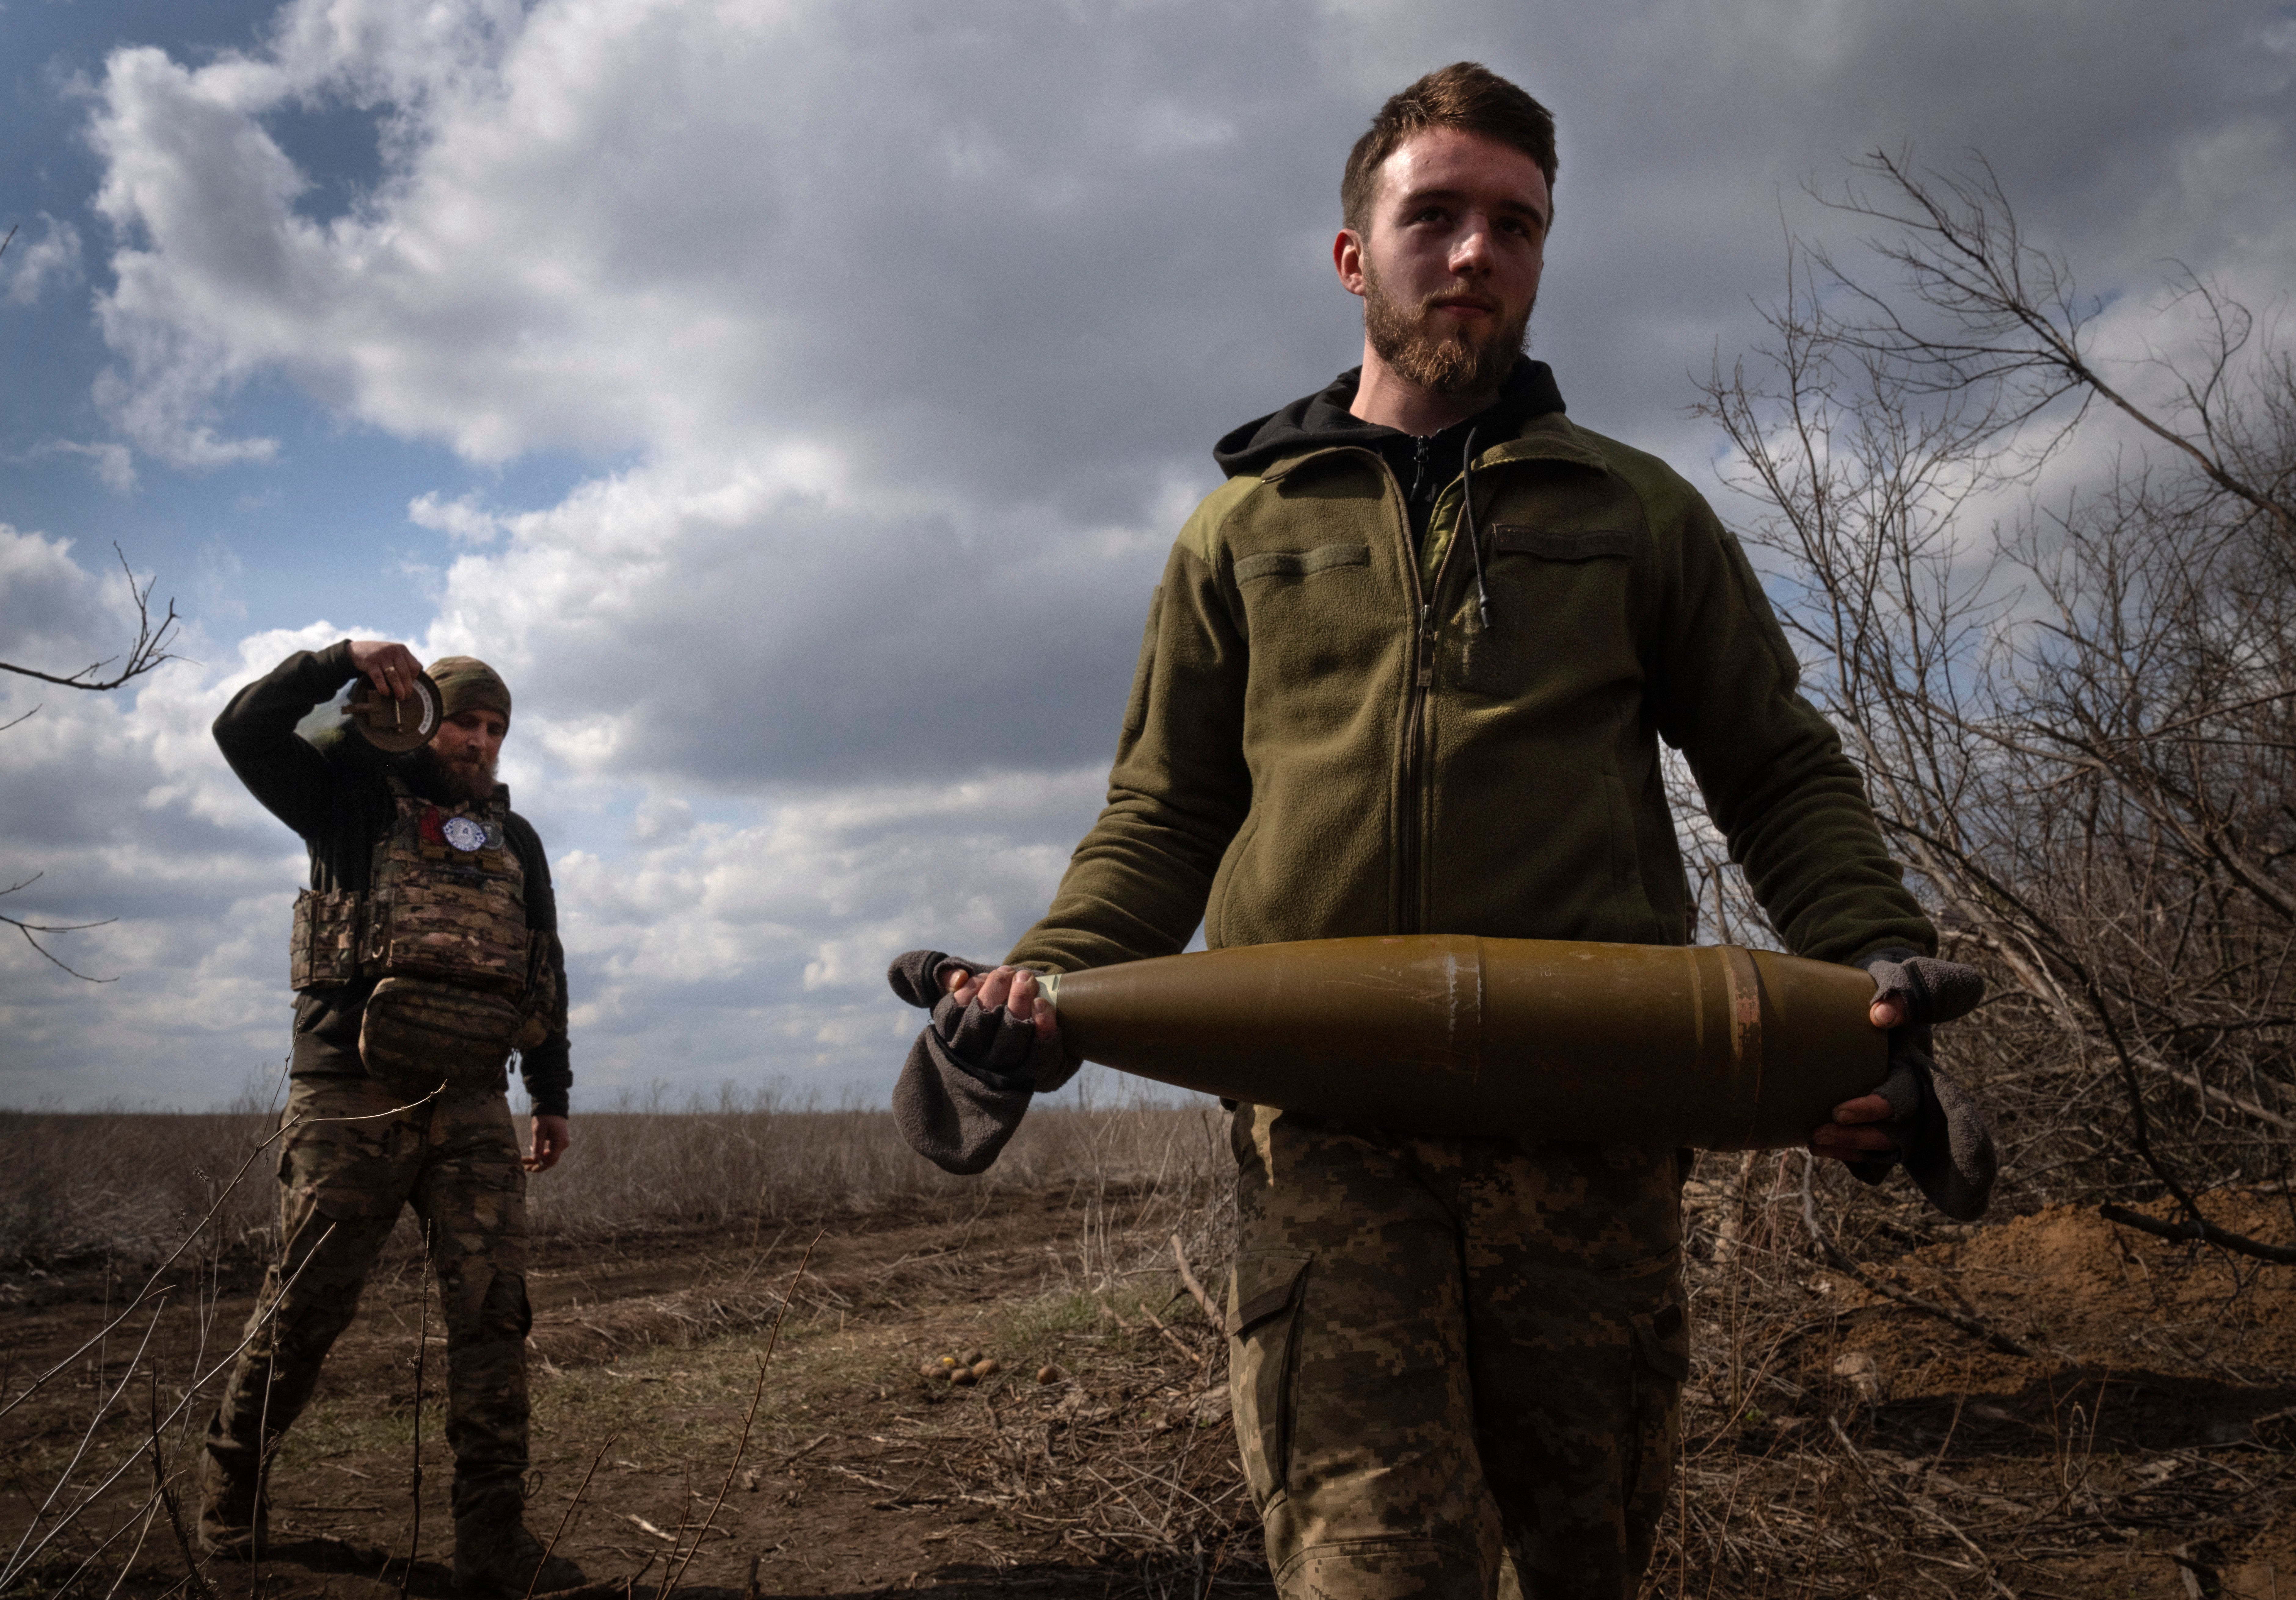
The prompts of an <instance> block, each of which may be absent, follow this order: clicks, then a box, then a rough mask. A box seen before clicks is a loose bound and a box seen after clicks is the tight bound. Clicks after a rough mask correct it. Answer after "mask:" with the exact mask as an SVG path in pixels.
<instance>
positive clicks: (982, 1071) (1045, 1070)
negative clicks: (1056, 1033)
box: [885, 950, 1079, 1177]
mask: <svg viewBox="0 0 2296 1600" xmlns="http://www.w3.org/2000/svg"><path fill="white" fill-rule="evenodd" d="M995 970H996V963H995V962H993V961H966V960H964V959H961V958H960V957H957V956H950V955H947V954H945V953H944V952H942V951H939V950H911V951H909V952H908V953H907V954H906V955H905V956H900V957H898V959H896V960H895V961H894V963H893V964H892V965H891V966H890V967H889V968H888V969H887V970H886V972H885V979H886V981H887V982H889V983H890V984H891V985H892V986H893V992H894V993H895V994H897V995H898V996H900V997H901V998H902V999H904V1000H906V1001H907V1002H908V1003H909V1004H910V1005H915V1006H920V1007H925V1008H929V1009H930V1010H931V1012H932V1022H931V1025H930V1026H929V1027H927V1028H926V1029H925V1030H924V1031H922V1033H920V1034H918V1035H917V1037H916V1042H915V1043H914V1044H912V1045H911V1046H909V1057H908V1060H907V1061H906V1062H905V1063H902V1066H901V1079H900V1081H899V1082H898V1084H896V1085H895V1086H894V1088H893V1120H894V1122H895V1124H896V1125H897V1126H898V1128H900V1130H901V1136H902V1137H903V1138H905V1139H906V1140H907V1141H908V1143H909V1148H910V1149H912V1150H914V1151H915V1152H916V1153H918V1154H919V1155H921V1156H922V1157H924V1158H925V1160H927V1161H931V1162H932V1164H933V1165H934V1166H936V1167H939V1168H940V1169H942V1170H943V1171H945V1172H955V1173H959V1174H962V1175H964V1176H967V1177H970V1176H971V1175H972V1174H973V1173H976V1172H985V1171H987V1170H988V1168H989V1167H990V1166H991V1165H993V1164H994V1163H995V1161H996V1157H997V1155H998V1154H999V1153H1001V1152H1002V1151H1003V1150H1004V1148H1005V1143H1006V1141H1008V1140H1010V1139H1011V1138H1012V1136H1013V1133H1014V1131H1015V1130H1016V1129H1018V1128H1020V1126H1021V1117H1022V1116H1024V1115H1025V1114H1027V1112H1028V1110H1029V1098H1030V1097H1031V1096H1032V1095H1034V1094H1035V1093H1036V1092H1037V1090H1038V1089H1043V1090H1045V1091H1046V1093H1050V1092H1051V1091H1052V1090H1054V1089H1056V1088H1058V1087H1061V1085H1062V1084H1063V1083H1066V1082H1067V1081H1068V1080H1069V1078H1070V1075H1071V1074H1072V1073H1073V1072H1074V1071H1076V1068H1077V1066H1078V1064H1079V1063H1077V1062H1075V1061H1074V1060H1073V1059H1071V1060H1067V1061H1063V1062H1061V1063H1042V1062H1040V1061H1039V1060H1038V1059H1037V1054H1038V1053H1037V1030H1036V1029H1035V1027H1034V1026H1033V1025H1031V1024H1029V1023H1027V1022H1021V1021H1019V1020H1018V1019H1016V1018H1015V1017H1014V1016H1013V1013H1011V1012H1009V1011H1007V1010H1005V1008H1004V1007H1003V1006H1001V1005H999V1006H997V1007H996V1009H995V1010H993V1011H991V1010H986V1009H984V1008H983V1007H982V1006H981V1004H980V1000H979V999H978V998H977V997H976V998H975V999H974V1000H973V1001H972V1003H971V1004H970V1005H958V1004H957V1003H956V997H955V996H954V995H952V994H950V993H948V992H947V974H948V973H949V972H952V971H963V972H994V971H995Z"/></svg>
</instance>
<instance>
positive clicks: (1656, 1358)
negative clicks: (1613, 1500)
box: [1627, 1290, 1690, 1530]
mask: <svg viewBox="0 0 2296 1600" xmlns="http://www.w3.org/2000/svg"><path fill="white" fill-rule="evenodd" d="M1678 1296H1679V1291H1678V1290H1677V1291H1676V1292H1674V1293H1673V1294H1670V1295H1669V1298H1668V1300H1667V1301H1666V1303H1665V1304H1663V1305H1661V1306H1658V1307H1656V1308H1654V1309H1652V1310H1648V1311H1644V1312H1641V1313H1639V1314H1637V1315H1636V1316H1635V1317H1630V1318H1628V1321H1629V1322H1630V1323H1631V1324H1632V1325H1633V1327H1634V1330H1635V1438H1634V1470H1633V1471H1632V1472H1631V1473H1628V1477H1627V1495H1628V1506H1627V1525H1628V1528H1629V1529H1630V1530H1632V1529H1636V1528H1647V1529H1649V1530H1656V1528H1657V1526H1658V1517H1659V1514H1660V1513H1661V1511H1662V1510H1663V1509H1664V1507H1665V1504H1666V1493H1667V1489H1668V1487H1669V1485H1670V1484H1671V1483H1672V1482H1673V1481H1674V1455H1675V1436H1676V1434H1677V1432H1679V1431H1680V1429H1681V1424H1682V1385H1683V1383H1684V1382H1685V1380H1687V1379H1688V1378H1689V1376H1690V1317H1689V1316H1688V1314H1687V1313H1686V1312H1685V1309H1684V1307H1683V1303H1682V1301H1681V1300H1680V1299H1679V1298H1678Z"/></svg>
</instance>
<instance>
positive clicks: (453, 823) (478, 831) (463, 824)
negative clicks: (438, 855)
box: [441, 816, 487, 851]
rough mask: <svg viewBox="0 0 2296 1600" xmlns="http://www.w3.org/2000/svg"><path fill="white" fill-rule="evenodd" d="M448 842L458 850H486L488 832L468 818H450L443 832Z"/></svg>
mask: <svg viewBox="0 0 2296 1600" xmlns="http://www.w3.org/2000/svg"><path fill="white" fill-rule="evenodd" d="M441 831H442V832H444V833H446V835H447V843H448V844H449V845H451V846H453V847H454V848H455V849H458V850H463V851H470V850H477V849H485V848H486V842H487V831H486V829H485V828H484V827H483V826H481V825H480V824H478V823H475V822H473V821H471V819H470V818H469V817H467V816H450V817H448V818H447V821H446V824H445V825H444V827H443V829H442V830H441Z"/></svg>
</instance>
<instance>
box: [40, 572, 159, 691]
mask: <svg viewBox="0 0 2296 1600" xmlns="http://www.w3.org/2000/svg"><path fill="white" fill-rule="evenodd" d="M111 553H112V554H114V555H117V556H118V557H119V570H120V571H122V572H123V573H125V574H126V575H127V592H128V594H129V595H131V596H132V597H133V598H134V599H135V643H134V644H130V645H129V646H128V647H127V653H126V655H125V656H116V655H113V656H106V657H104V658H103V660H102V661H91V662H89V663H88V664H87V665H86V666H85V667H83V668H81V669H79V670H78V671H77V672H71V673H64V674H61V675H59V674H57V673H53V672H42V671H40V670H39V669H37V668H33V667H24V666H19V665H18V664H17V663H15V662H13V661H0V672H12V673H14V674H16V675H17V676H18V677H29V678H36V679H37V680H38V681H39V682H41V683H44V684H55V685H59V686H61V687H62V688H66V689H86V690H87V691H89V692H90V693H104V692H105V691H107V690H111V689H117V688H119V687H120V686H121V685H125V684H127V683H131V682H133V681H134V680H135V679H136V678H139V677H143V675H144V674H145V673H147V672H149V671H151V670H152V669H153V668H155V667H158V666H159V665H160V664H161V663H162V662H164V661H176V660H177V659H178V658H177V657H176V656H174V655H172V654H170V653H169V652H168V645H169V644H173V643H174V642H175V637H176V633H177V631H178V630H179V629H180V628H181V627H182V623H183V619H181V618H180V617H178V616H176V603H175V601H173V600H172V599H171V600H169V601H168V612H167V615H165V616H163V617H161V618H160V619H159V621H158V622H157V623H154V622H153V621H152V589H153V587H155V586H157V584H158V583H159V581H160V580H159V579H158V578H156V577H154V578H146V579H144V580H143V583H142V584H141V585H140V586H139V585H138V584H137V583H136V581H135V569H134V568H132V567H130V566H129V565H128V564H127V552H126V551H124V550H122V549H120V547H119V546H118V545H116V544H115V545H113V546H111ZM114 662H119V669H118V670H116V671H114V672H113V673H112V674H111V677H100V676H99V675H100V674H101V673H102V671H103V669H105V668H107V667H111V666H112V664H113V663H114Z"/></svg>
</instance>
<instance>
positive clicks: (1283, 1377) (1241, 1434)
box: [1227, 1251, 1314, 1513]
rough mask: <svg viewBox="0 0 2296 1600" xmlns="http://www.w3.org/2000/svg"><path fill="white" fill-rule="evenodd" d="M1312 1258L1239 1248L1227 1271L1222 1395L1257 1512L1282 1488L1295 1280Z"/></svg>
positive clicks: (1289, 1402)
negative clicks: (1230, 1414)
mask: <svg viewBox="0 0 2296 1600" xmlns="http://www.w3.org/2000/svg"><path fill="white" fill-rule="evenodd" d="M1313 1259H1314V1257H1312V1256H1310V1255H1308V1254H1305V1253H1301V1252H1295V1251H1242V1252H1241V1253H1239V1254H1238V1255H1237V1256H1236V1258H1235V1265H1234V1268H1232V1269H1231V1271H1230V1273H1229V1277H1228V1292H1227V1335H1228V1393H1229V1398H1230V1399H1231V1400H1232V1401H1233V1403H1234V1411H1235V1442H1236V1448H1237V1450H1238V1452H1239V1453H1240V1454H1241V1455H1242V1457H1243V1475H1244V1478H1245V1480H1246V1481H1248V1482H1249V1483H1250V1484H1251V1500H1252V1504H1253V1505H1254V1506H1256V1507H1257V1508H1258V1509H1259V1510H1260V1511H1261V1512H1263V1513H1264V1512H1265V1511H1266V1510H1267V1506H1268V1503H1269V1502H1270V1501H1271V1500H1273V1499H1274V1498H1275V1497H1276V1496H1277V1495H1278V1494H1280V1493H1281V1492H1282V1491H1283V1477H1284V1473H1285V1470H1286V1469H1287V1468H1288V1467H1289V1465H1290V1456H1291V1438H1292V1358H1293V1350H1292V1347H1293V1344H1294V1342H1295V1340H1294V1337H1293V1335H1294V1333H1295V1325H1296V1324H1297V1323H1298V1320H1299V1316H1298V1313H1299V1308H1300V1280H1301V1279H1303V1278H1304V1277H1306V1276H1307V1273H1308V1262H1309V1261H1311V1260H1313Z"/></svg>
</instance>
